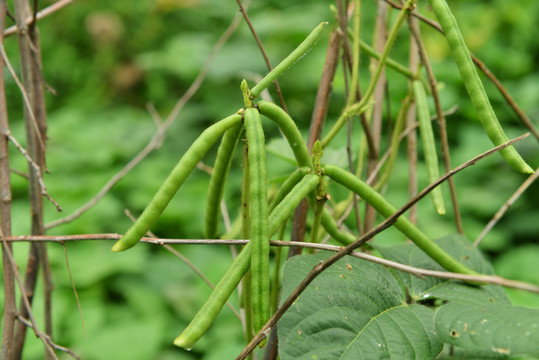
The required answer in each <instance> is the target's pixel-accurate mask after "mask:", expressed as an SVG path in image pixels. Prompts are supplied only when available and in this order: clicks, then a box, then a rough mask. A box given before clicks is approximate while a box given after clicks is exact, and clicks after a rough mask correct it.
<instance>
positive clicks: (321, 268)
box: [236, 134, 529, 360]
mask: <svg viewBox="0 0 539 360" xmlns="http://www.w3.org/2000/svg"><path fill="white" fill-rule="evenodd" d="M528 135H529V134H525V135H522V136H520V137H518V138H516V139H513V140H510V141H508V142H506V143H504V144H502V145H500V146H496V147H495V148H492V149H490V150H488V151H486V152H484V153H482V154H480V155H478V156H476V157H474V158H473V159H471V160H469V161H467V162H465V163H464V164H462V165H460V166H458V167H456V168H455V169H453V170H451V171H450V172H448V173H446V174H445V175H444V176H442V177H441V178H439V179H438V180H436V181H435V182H433V183H432V184H430V185H429V186H427V187H426V188H425V189H423V190H422V191H421V192H420V193H419V194H418V195H417V196H415V197H414V198H413V199H411V200H410V201H408V202H407V203H406V204H405V205H404V206H403V207H401V208H400V209H399V210H397V211H396V212H395V213H394V214H393V215H391V216H390V217H388V218H387V219H385V220H384V221H383V222H382V223H380V224H379V225H378V226H376V227H375V228H373V229H372V230H370V231H368V232H367V233H366V234H364V235H363V236H361V237H360V238H358V239H357V240H356V241H354V242H353V243H351V244H350V245H348V246H346V247H344V248H342V250H340V251H339V252H337V253H336V254H335V255H333V256H331V257H330V258H329V259H327V260H326V261H321V262H320V263H318V265H316V266H315V267H314V268H313V269H312V270H311V272H310V273H309V274H308V275H307V276H306V277H305V278H304V279H303V281H302V282H301V283H300V285H298V287H296V289H295V290H294V291H292V293H291V294H290V295H289V297H288V298H287V299H286V300H285V301H284V302H283V304H282V305H281V307H279V308H278V309H277V311H276V312H275V313H274V314H273V316H272V317H271V318H270V319H269V320H268V322H267V323H266V324H265V325H264V326H263V327H262V329H260V331H259V333H258V334H257V335H256V336H255V337H254V338H253V339H252V340H251V342H249V344H247V346H246V347H245V348H244V349H243V351H242V352H241V353H240V355H239V356H238V357H237V358H236V360H239V359H245V358H246V357H247V356H248V355H249V354H250V353H251V352H252V351H253V349H254V348H255V347H256V346H257V345H258V344H259V343H260V342H261V341H262V340H263V339H264V338H265V337H266V336H267V333H268V332H269V330H270V329H271V328H272V327H273V326H274V325H275V324H276V323H277V321H278V320H279V319H280V318H281V317H282V316H283V314H284V313H285V312H286V311H287V310H288V308H289V307H290V306H292V304H293V303H294V301H295V300H296V299H297V297H298V296H299V295H300V294H301V293H302V292H303V290H305V289H306V288H307V286H308V285H309V284H310V283H311V282H312V281H313V280H314V279H315V278H316V277H317V276H318V275H319V274H321V273H322V272H323V271H324V270H326V269H327V268H329V267H330V266H331V265H333V264H334V263H335V262H337V261H338V260H340V259H341V258H343V257H344V256H346V255H348V254H350V253H351V252H352V251H353V250H355V249H356V248H357V247H359V246H361V245H362V244H363V243H365V242H366V241H368V240H370V239H372V238H373V237H374V236H375V235H376V234H379V233H380V232H382V231H383V230H385V229H387V228H389V227H390V226H392V225H393V224H394V223H395V222H396V221H397V219H398V218H399V217H400V216H401V215H402V214H404V213H405V212H406V211H408V210H409V209H410V207H411V206H413V205H414V204H415V203H417V202H418V201H419V200H420V199H422V198H423V197H425V196H426V195H427V194H428V193H429V192H430V191H432V190H433V189H434V188H435V187H436V186H438V185H440V184H441V183H442V182H444V181H445V180H447V178H449V177H451V176H453V175H455V174H456V173H458V172H459V171H461V170H463V169H465V168H467V167H468V166H471V165H474V164H475V163H476V162H478V161H479V160H481V159H484V158H485V157H487V156H489V155H491V154H493V153H495V152H496V151H499V150H501V149H503V148H506V147H507V146H510V145H512V144H513V143H515V142H517V141H520V140H522V139H524V138H525V137H527V136H528Z"/></svg>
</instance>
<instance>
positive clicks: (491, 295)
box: [374, 235, 510, 304]
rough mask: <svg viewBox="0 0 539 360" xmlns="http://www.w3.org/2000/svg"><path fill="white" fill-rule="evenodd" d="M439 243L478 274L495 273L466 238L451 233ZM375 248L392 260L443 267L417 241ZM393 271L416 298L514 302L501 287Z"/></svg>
mask: <svg viewBox="0 0 539 360" xmlns="http://www.w3.org/2000/svg"><path fill="white" fill-rule="evenodd" d="M435 242H436V243H437V244H438V245H439V246H440V247H441V248H442V249H444V250H445V251H446V252H447V253H449V254H450V255H451V256H453V257H454V258H455V259H458V260H459V261H461V262H462V263H463V264H465V265H466V266H468V267H469V268H471V269H473V270H475V271H477V272H478V273H481V274H485V275H492V274H494V271H493V269H492V266H491V265H490V263H489V262H488V261H486V260H485V258H484V257H483V254H481V252H480V251H479V250H478V249H477V248H475V247H474V246H473V245H472V244H471V243H470V241H469V240H468V239H466V238H465V237H463V236H461V235H449V236H445V237H443V238H441V239H438V240H436V241H435ZM374 247H375V248H376V250H377V251H378V252H380V254H382V256H383V257H384V258H386V259H388V260H393V261H396V262H399V263H401V264H407V265H411V266H415V267H418V268H422V269H430V270H443V269H442V268H441V266H440V265H438V264H437V263H436V262H434V261H433V260H432V259H431V258H430V257H428V255H427V254H425V253H424V252H423V251H421V249H419V248H418V247H417V246H415V245H413V244H404V245H400V246H391V247H385V246H376V245H374ZM393 273H394V274H395V275H396V276H397V278H398V279H400V280H401V281H402V282H403V283H404V285H405V286H406V288H407V291H408V293H409V295H410V297H411V298H412V300H413V301H420V302H421V301H426V300H429V299H441V300H444V301H452V300H458V301H459V302H470V303H472V304H479V303H497V304H510V302H509V299H508V298H507V295H506V293H505V290H504V289H503V288H502V287H501V286H496V285H486V286H481V287H477V286H469V285H466V284H464V283H461V282H456V281H449V280H444V279H439V278H434V277H426V278H424V279H421V278H418V277H417V276H415V275H412V274H409V273H404V272H401V271H394V272H393Z"/></svg>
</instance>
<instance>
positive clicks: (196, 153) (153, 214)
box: [112, 114, 242, 252]
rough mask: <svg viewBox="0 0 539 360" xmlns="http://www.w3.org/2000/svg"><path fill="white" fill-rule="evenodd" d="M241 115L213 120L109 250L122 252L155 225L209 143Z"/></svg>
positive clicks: (232, 124) (133, 244)
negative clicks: (217, 120)
mask: <svg viewBox="0 0 539 360" xmlns="http://www.w3.org/2000/svg"><path fill="white" fill-rule="evenodd" d="M241 119H242V115H241V114H234V115H231V116H229V117H227V118H224V119H223V120H221V121H219V122H216V123H215V124H213V125H212V126H210V127H209V128H207V129H206V130H204V131H203V132H202V134H200V136H199V137H198V138H197V139H196V140H195V142H193V144H192V145H191V147H190V148H189V149H188V150H187V151H186V152H185V154H184V155H183V156H182V157H181V159H180V161H179V162H178V163H177V164H176V166H175V167H174V169H172V171H171V173H170V174H169V175H168V177H167V178H166V179H165V181H164V182H163V184H162V185H161V187H160V188H159V190H157V193H156V194H155V195H154V197H153V198H152V200H151V201H150V203H149V204H148V205H147V206H146V208H145V209H144V211H143V212H142V214H141V215H140V216H139V218H138V219H137V221H135V223H134V224H133V225H131V227H130V228H129V229H128V230H127V232H126V233H125V234H124V236H122V238H121V239H120V240H118V241H117V242H116V244H114V246H113V247H112V251H116V252H117V251H124V250H127V249H129V248H131V247H133V246H135V244H136V243H138V242H139V241H140V239H141V238H142V237H143V236H144V235H145V234H146V233H147V232H148V230H150V228H151V227H152V226H153V225H154V224H155V222H156V221H157V219H158V218H159V216H160V215H161V213H162V212H163V211H164V210H165V208H166V207H167V205H168V203H169V202H170V200H171V199H172V197H173V196H174V194H176V192H177V191H178V189H179V188H180V186H181V185H182V184H183V182H184V181H185V179H187V177H188V176H189V174H190V173H191V171H193V169H194V168H195V166H196V164H197V163H198V162H199V161H200V160H201V159H202V157H204V155H205V154H206V153H207V152H208V150H209V149H210V148H211V147H212V146H213V144H214V143H215V142H216V141H217V139H218V138H220V137H221V136H222V135H223V133H224V132H225V131H227V130H228V129H230V128H231V127H233V126H234V125H236V124H238V123H240V122H241Z"/></svg>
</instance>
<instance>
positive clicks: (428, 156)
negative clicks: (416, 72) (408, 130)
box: [413, 80, 445, 215]
mask: <svg viewBox="0 0 539 360" xmlns="http://www.w3.org/2000/svg"><path fill="white" fill-rule="evenodd" d="M413 88H414V97H415V104H416V108H417V120H418V121H419V133H420V135H421V143H422V144H423V155H424V157H425V163H426V164H427V179H429V183H433V182H435V181H436V180H437V179H438V178H439V177H440V170H439V169H438V154H437V152H436V144H435V142H434V133H433V131H432V125H431V121H430V114H429V104H428V103H427V94H426V93H425V88H424V87H423V84H422V83H421V82H420V81H419V80H414V82H413ZM430 196H431V199H432V204H433V205H434V209H435V210H436V212H437V213H438V214H440V215H445V205H444V198H443V196H442V189H441V187H440V186H438V187H436V188H434V189H433V190H432V191H431V192H430Z"/></svg>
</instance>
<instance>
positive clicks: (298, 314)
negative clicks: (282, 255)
mask: <svg viewBox="0 0 539 360" xmlns="http://www.w3.org/2000/svg"><path fill="white" fill-rule="evenodd" d="M328 256H329V255H328V254H325V253H319V254H315V255H308V256H296V257H294V258H292V259H291V260H290V261H289V262H288V263H287V264H286V266H285V269H284V276H283V278H284V280H283V298H286V296H288V294H290V293H291V291H292V290H293V289H294V288H295V287H296V286H297V285H298V284H299V283H300V281H301V280H302V279H303V278H304V277H305V275H306V274H307V273H308V272H309V271H310V270H311V269H312V268H313V266H315V265H316V264H317V263H318V262H319V261H320V260H323V259H326V258H327V257H328ZM433 315H434V312H433V311H432V310H431V309H429V308H428V307H425V306H421V305H408V304H406V299H405V296H404V292H403V289H402V287H401V285H400V284H399V282H397V280H396V278H395V277H394V276H393V275H392V274H391V273H390V272H389V271H388V270H387V269H385V268H384V267H383V266H380V265H376V264H373V263H369V262H366V261H362V260H358V259H355V258H346V259H342V260H341V261H339V262H337V263H336V264H334V265H333V266H332V267H330V268H329V269H327V270H326V271H325V272H324V273H323V274H321V275H320V276H319V277H317V278H316V279H315V280H314V281H313V282H312V283H311V284H310V285H309V286H308V287H307V289H306V290H305V291H304V292H303V293H302V294H301V295H300V296H299V298H298V299H296V301H295V303H294V304H293V305H292V306H291V308H290V309H289V310H288V311H287V312H286V314H285V315H284V316H283V318H281V320H280V321H279V323H278V333H279V349H280V350H279V351H280V356H281V359H283V360H285V359H388V358H406V359H432V358H434V357H435V356H436V355H437V354H438V353H440V351H441V350H442V346H443V342H442V341H441V340H440V339H439V338H438V336H437V335H436V331H435V329H434V324H433Z"/></svg>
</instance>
